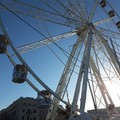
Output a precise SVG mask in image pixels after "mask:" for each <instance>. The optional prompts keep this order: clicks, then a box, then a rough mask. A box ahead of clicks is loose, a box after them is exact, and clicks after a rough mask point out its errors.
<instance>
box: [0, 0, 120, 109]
mask: <svg viewBox="0 0 120 120" xmlns="http://www.w3.org/2000/svg"><path fill="white" fill-rule="evenodd" d="M21 1H22V0H21ZM36 1H37V0H36ZM92 1H93V0H92ZM109 1H110V2H111V3H112V5H113V7H115V10H116V11H117V12H118V11H119V9H120V8H119V5H118V2H120V1H119V0H115V1H114V4H113V1H112V0H109ZM0 2H1V3H3V4H4V5H8V6H9V7H10V9H11V8H12V7H11V5H13V4H9V3H11V0H8V1H7V0H6V1H3V0H0ZM25 2H26V1H25ZM26 3H27V2H26ZM28 3H30V4H32V5H35V6H37V2H34V3H33V1H32V0H30V1H29V2H28ZM86 3H87V4H88V6H87V7H88V9H89V10H90V7H91V6H92V2H90V1H89V0H86ZM51 4H52V3H51ZM22 7H23V6H22ZM40 7H41V8H44V9H49V8H47V6H44V5H41V6H40ZM58 9H59V10H60V12H62V10H61V7H60V6H59V7H58ZM108 9H109V8H108ZM12 10H13V9H12ZM24 10H25V11H27V10H26V9H24ZM24 10H23V11H24ZM31 10H33V13H32V12H31V14H32V15H34V14H35V15H36V14H37V13H38V12H37V11H35V10H34V9H31ZM13 11H14V10H13ZM28 12H29V11H28ZM97 12H98V13H99V14H97ZM103 12H104V11H103V10H102V9H101V8H99V7H98V9H97V10H96V13H95V16H94V19H93V22H95V21H99V20H101V19H103V18H105V16H104V14H102V13H103ZM38 14H39V16H41V15H40V13H38ZM118 14H119V12H118ZM17 15H19V16H20V17H21V18H22V19H24V20H25V21H27V22H28V23H29V24H30V25H32V26H33V27H34V28H35V29H37V30H38V31H40V32H42V33H43V34H44V35H45V36H46V37H49V36H55V35H58V34H61V33H65V32H68V31H70V30H73V28H69V27H65V26H62V25H57V24H55V23H50V22H47V23H44V22H43V21H42V20H41V19H40V18H39V19H37V18H34V17H29V16H26V15H23V14H18V13H17ZM44 16H47V15H46V14H42V17H44ZM0 17H1V19H2V21H3V24H4V26H5V29H6V31H7V33H8V35H9V37H10V38H11V40H12V42H13V44H14V47H15V48H16V47H19V46H22V45H26V44H29V43H32V42H35V41H38V40H43V39H45V38H44V37H43V36H42V35H41V34H40V33H38V32H36V31H35V30H33V28H31V27H30V26H28V25H26V24H25V23H24V22H23V21H21V20H20V19H19V18H17V17H16V16H15V15H13V14H12V13H11V12H9V11H7V10H5V9H3V7H1V6H0ZM42 17H41V18H42ZM47 17H48V18H49V17H50V19H52V17H53V16H52V17H51V16H47ZM56 20H57V21H58V22H59V21H61V20H62V19H59V18H58V19H56ZM116 20H117V19H116ZM57 21H56V22H57ZM63 21H64V20H63ZM63 21H61V23H62V22H63ZM108 24H109V23H108ZM108 24H105V25H103V27H104V28H108V29H109V26H108ZM46 28H47V29H46ZM112 29H113V30H114V29H115V28H114V27H112ZM47 31H49V32H47ZM0 34H3V33H2V30H1V29H0ZM76 39H77V36H72V37H70V38H67V39H62V40H60V41H58V42H57V44H58V45H59V46H60V47H61V48H63V49H64V50H66V51H67V52H69V53H70V51H71V50H72V46H73V45H74V43H75V41H76ZM49 46H50V48H51V49H52V50H53V51H54V52H55V53H56V54H57V55H58V56H59V57H60V58H61V59H62V61H63V62H64V63H66V61H67V58H68V57H66V56H65V55H64V54H63V53H62V51H61V50H60V49H59V48H58V47H57V46H55V45H54V44H50V45H49ZM8 51H9V52H10V54H11V55H12V54H13V51H12V49H11V48H10V47H8ZM67 55H68V54H67ZM22 57H23V58H24V60H25V61H26V63H27V64H28V65H29V66H30V67H31V68H32V70H33V71H34V72H35V73H36V75H38V76H39V77H40V78H41V79H42V81H43V82H44V83H45V84H47V85H48V86H49V87H50V88H51V89H52V90H53V91H55V89H56V86H57V84H58V81H59V79H60V77H61V74H62V71H63V69H64V67H65V65H63V63H61V61H60V60H59V59H58V58H57V57H56V56H55V55H54V54H53V53H52V52H51V51H50V50H49V49H48V47H47V46H43V47H41V48H40V49H35V50H33V51H30V52H27V53H24V54H22ZM12 59H13V60H14V61H15V62H16V64H19V63H20V61H19V59H18V58H17V57H16V56H13V57H12ZM76 69H77V68H76ZM76 71H78V70H76ZM12 73H13V65H12V64H11V62H10V61H9V59H8V58H7V56H6V55H5V54H1V55H0V103H1V104H0V110H1V109H4V108H6V107H7V106H9V105H10V104H11V103H12V102H13V101H15V100H16V99H18V98H20V97H21V96H23V97H34V98H36V97H37V93H36V92H35V91H34V90H33V89H32V88H31V87H30V86H29V85H28V84H27V83H26V82H25V83H23V84H15V83H13V82H12ZM28 78H29V79H30V80H31V81H32V82H33V83H34V85H36V86H37V87H38V89H39V90H42V89H44V88H43V87H42V86H41V85H40V84H38V82H37V81H36V80H35V79H34V78H33V77H32V76H31V75H30V74H28ZM72 79H74V81H72V83H71V86H70V87H71V88H72V87H73V88H74V86H75V83H76V79H77V75H75V76H74V77H73V78H72ZM70 91H71V92H72V93H73V91H72V89H71V90H70ZM70 99H72V96H70ZM89 104H90V103H89Z"/></svg>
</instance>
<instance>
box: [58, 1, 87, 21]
mask: <svg viewBox="0 0 120 120" xmlns="http://www.w3.org/2000/svg"><path fill="white" fill-rule="evenodd" d="M56 1H57V2H58V3H59V4H60V5H61V6H63V8H65V9H66V11H70V14H69V15H70V16H71V15H72V16H76V17H78V18H79V19H80V20H79V21H80V22H83V23H85V22H86V20H85V19H84V18H82V17H81V16H78V15H77V14H76V12H74V11H72V10H71V9H70V8H68V7H67V6H65V5H64V4H63V3H61V2H60V1H59V0H56Z"/></svg>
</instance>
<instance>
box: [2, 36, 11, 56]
mask: <svg viewBox="0 0 120 120" xmlns="http://www.w3.org/2000/svg"><path fill="white" fill-rule="evenodd" d="M8 45H9V42H8V40H7V39H6V37H5V35H0V54H4V53H6V50H7V46H8Z"/></svg>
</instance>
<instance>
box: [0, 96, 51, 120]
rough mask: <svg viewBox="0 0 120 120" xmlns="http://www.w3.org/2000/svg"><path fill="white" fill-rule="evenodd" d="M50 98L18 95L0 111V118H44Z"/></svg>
mask: <svg viewBox="0 0 120 120" xmlns="http://www.w3.org/2000/svg"><path fill="white" fill-rule="evenodd" d="M50 106H51V99H49V98H43V97H40V98H39V99H38V98H36V99H34V98H30V97H26V98H23V97H20V98H19V99H18V100H16V101H14V102H13V103H12V104H11V105H10V106H8V107H7V108H6V109H3V110H1V111H0V120H45V117H46V114H47V112H48V110H49V107H50Z"/></svg>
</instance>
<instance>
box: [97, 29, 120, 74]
mask: <svg viewBox="0 0 120 120" xmlns="http://www.w3.org/2000/svg"><path fill="white" fill-rule="evenodd" d="M95 33H96V34H97V36H98V37H99V38H100V40H101V42H102V43H103V45H104V46H105V48H106V50H107V52H108V54H109V56H110V58H111V60H112V62H113V64H114V66H115V68H116V70H117V72H118V73H119V75H120V71H119V68H118V64H117V60H116V57H115V55H114V52H113V50H112V49H111V48H110V46H109V45H108V43H107V42H106V40H105V39H104V38H103V36H102V35H101V34H100V33H99V32H98V31H97V30H95Z"/></svg>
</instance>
